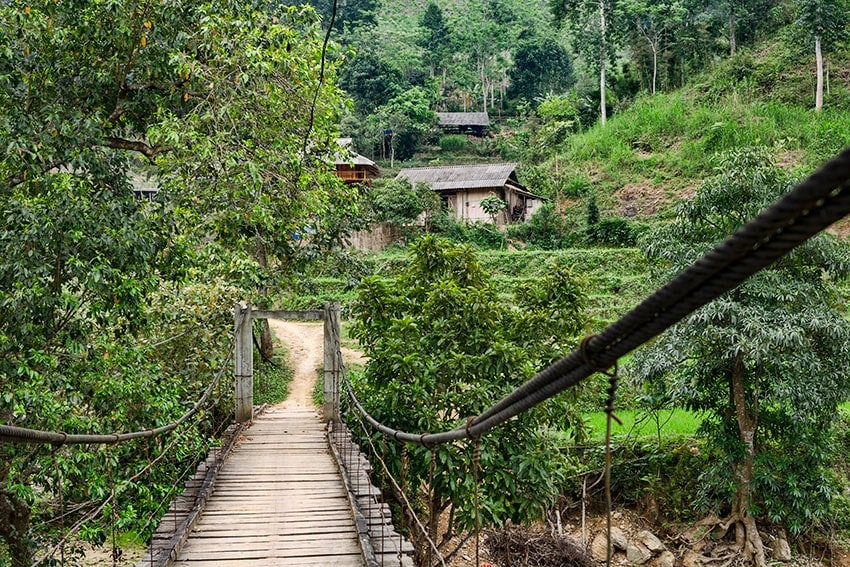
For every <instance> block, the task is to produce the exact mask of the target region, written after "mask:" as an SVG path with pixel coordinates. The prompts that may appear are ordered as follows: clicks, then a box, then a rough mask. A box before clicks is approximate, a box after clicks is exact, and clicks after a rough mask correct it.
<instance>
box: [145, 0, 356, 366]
mask: <svg viewBox="0 0 850 567" xmlns="http://www.w3.org/2000/svg"><path fill="white" fill-rule="evenodd" d="M202 14H203V16H204V17H203V19H201V21H200V23H199V25H198V27H197V28H196V29H195V30H193V35H192V42H193V44H194V48H195V49H196V50H198V51H200V52H202V53H204V57H203V58H195V57H192V56H191V55H190V54H189V53H182V54H181V57H176V58H175V59H176V61H177V65H178V69H179V70H180V72H181V73H183V74H184V76H188V77H189V79H188V80H189V82H190V83H189V84H187V85H186V94H185V95H184V97H183V98H184V99H185V102H186V103H187V104H188V105H189V107H188V108H187V109H186V110H183V109H163V110H161V111H160V116H161V118H160V122H159V123H158V124H157V125H156V126H154V127H151V128H149V129H148V132H147V133H148V136H150V138H151V139H152V140H154V141H155V143H157V144H159V145H161V146H169V147H170V150H169V151H168V152H164V153H163V154H161V155H159V156H158V157H157V160H156V164H157V166H158V169H159V178H160V183H161V185H162V186H163V187H164V188H165V189H166V191H167V193H168V194H169V195H170V198H171V199H173V200H174V201H175V202H177V203H179V204H180V205H182V206H183V207H184V209H185V210H186V211H189V212H191V214H192V215H194V216H193V218H192V227H193V229H194V230H197V231H199V233H200V234H209V235H214V236H215V238H217V240H218V241H219V242H221V243H222V244H223V245H224V246H226V247H228V248H231V249H238V250H243V251H245V252H247V253H248V254H249V255H250V257H251V258H252V259H253V260H254V261H255V262H257V264H258V265H259V266H260V267H261V268H262V269H263V270H265V273H266V276H267V279H266V281H264V282H258V285H257V294H258V297H257V301H259V302H262V301H265V299H264V298H265V297H266V295H267V292H268V288H269V287H270V286H269V282H274V281H275V280H278V281H279V280H280V279H281V275H286V274H292V272H293V270H294V269H296V268H297V267H298V265H299V261H300V260H301V259H302V258H305V257H309V256H310V255H311V254H312V253H313V252H314V251H315V248H316V247H317V246H319V247H324V246H325V245H326V244H330V242H329V241H328V239H327V238H325V237H326V236H328V235H329V234H336V235H339V234H340V232H341V231H338V230H337V229H336V227H333V226H328V225H327V224H326V223H325V222H324V220H323V219H324V218H325V214H324V213H328V212H330V210H331V209H339V208H345V207H350V205H351V203H353V199H352V198H351V196H352V195H353V194H354V193H353V191H354V190H353V189H347V188H346V187H345V185H344V184H343V183H342V182H341V181H340V180H339V178H337V177H336V176H335V175H334V174H333V172H332V170H331V167H332V165H331V164H333V162H334V156H335V154H336V153H337V152H338V151H339V147H338V145H337V142H336V137H337V133H336V123H337V122H338V120H339V113H340V111H341V107H342V97H341V93H340V91H339V90H338V89H337V88H336V86H335V85H334V83H333V80H332V79H333V77H334V68H333V65H330V64H326V65H325V77H324V80H322V79H321V78H320V76H319V73H320V67H321V65H322V57H323V55H322V41H321V37H320V29H319V26H318V19H317V17H316V16H315V14H314V13H313V12H312V11H310V10H296V9H295V8H286V9H284V10H283V11H282V12H280V13H277V14H274V15H272V14H271V13H265V12H254V13H249V14H242V13H241V12H240V11H237V13H235V14H234V13H230V14H229V13H227V12H223V13H222V12H219V11H212V10H209V11H208V10H202ZM237 43H238V44H239V45H240V49H233V48H232V46H233V45H235V44H237ZM234 212H235V213H236V214H234ZM329 217H330V218H333V217H334V215H329ZM307 235H311V236H309V237H308V236H307ZM305 250H306V251H308V252H310V254H304V252H305ZM273 274H277V277H275V276H274V275H273ZM260 346H261V349H260V350H261V353H262V354H263V356H264V358H266V359H267V360H268V359H270V358H271V354H272V350H273V347H272V341H271V333H270V330H269V327H268V322H267V321H266V322H265V323H264V325H263V327H262V334H261V344H260Z"/></svg>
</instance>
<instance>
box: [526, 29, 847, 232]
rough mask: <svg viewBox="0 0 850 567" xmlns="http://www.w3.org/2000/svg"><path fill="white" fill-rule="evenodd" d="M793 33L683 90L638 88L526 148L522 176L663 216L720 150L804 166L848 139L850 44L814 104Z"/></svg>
mask: <svg viewBox="0 0 850 567" xmlns="http://www.w3.org/2000/svg"><path fill="white" fill-rule="evenodd" d="M793 40H794V37H793V34H792V33H791V32H790V31H787V30H786V31H783V32H781V33H780V34H778V35H777V36H776V37H774V38H773V39H771V41H770V42H767V43H765V44H764V45H762V46H760V47H759V48H758V49H755V50H751V51H745V52H742V53H740V54H739V55H737V56H735V57H732V58H727V59H725V60H722V61H720V62H718V63H717V64H715V65H714V66H713V67H712V68H711V69H710V70H709V71H706V72H705V73H702V74H700V75H698V76H696V77H694V79H693V80H692V81H691V82H690V83H689V84H688V86H687V87H686V88H684V89H681V90H678V91H676V92H672V93H667V94H663V93H662V94H656V95H649V94H644V95H641V96H639V97H638V98H637V99H636V100H634V101H632V102H630V103H628V105H627V106H625V107H624V108H622V109H621V110H620V111H618V112H617V113H615V114H614V116H613V117H612V118H611V119H609V121H608V123H607V124H606V125H605V126H601V125H596V126H595V127H593V128H591V129H589V130H587V131H585V132H580V133H577V134H575V135H572V136H569V137H567V138H566V139H565V140H564V141H563V142H562V143H560V144H558V145H556V146H555V147H553V148H551V149H546V150H545V151H537V152H536V153H535V152H534V151H533V150H532V151H531V152H530V155H527V156H526V157H527V160H526V163H527V164H529V165H527V167H526V169H525V173H526V179H525V180H526V181H527V182H530V184H534V185H535V188H536V189H537V190H538V191H542V192H544V193H545V194H548V195H549V196H555V195H556V194H560V195H562V196H563V195H565V196H567V197H573V198H574V197H582V196H584V195H585V194H587V193H588V192H591V191H592V192H594V193H595V194H596V196H597V199H598V201H599V204H600V207H602V209H603V214H607V215H615V216H623V217H628V218H634V217H637V218H645V219H647V218H648V219H652V218H658V217H659V216H660V217H661V218H663V217H664V216H665V215H667V214H669V212H670V208H671V205H672V204H674V203H675V202H676V201H678V200H679V199H680V198H682V197H684V196H687V195H689V194H690V193H691V192H692V191H693V190H694V189H695V188H696V187H697V186H699V184H700V182H701V180H702V179H704V178H705V177H707V176H709V175H710V174H711V173H712V170H713V168H714V159H715V157H716V156H717V155H718V154H720V153H722V152H725V151H729V150H733V149H739V148H744V147H752V146H764V147H766V148H768V150H769V152H770V153H771V155H772V156H773V159H774V161H775V162H776V163H777V164H778V165H780V166H782V167H784V168H786V169H788V170H789V171H792V172H793V173H794V174H795V175H798V176H802V175H804V174H806V173H809V172H811V171H812V170H813V169H815V168H816V167H817V166H818V165H820V164H821V163H823V162H824V161H826V160H827V159H829V158H831V157H833V156H835V155H836V154H837V153H839V152H840V151H841V150H842V149H843V148H845V147H847V146H850V128H848V124H850V72H848V71H847V70H848V69H850V52H848V51H841V52H838V53H834V54H832V55H831V59H830V63H829V68H830V69H833V71H832V73H831V75H830V81H829V85H830V89H829V94H828V95H827V96H826V98H825V107H824V109H823V110H822V111H820V112H816V111H815V110H814V109H813V107H814V82H815V75H814V71H813V68H814V64H813V61H810V59H812V60H813V56H810V55H809V54H808V53H807V52H806V51H805V50H803V49H802V48H801V47H793V48H792V47H789V44H790V42H792V41H793ZM533 142H534V140H532V143H531V144H530V146H531V147H534V146H535V144H534V143H533ZM535 162H536V163H535ZM530 164H534V165H530ZM565 188H566V191H564V189H565ZM559 190H560V192H559ZM579 202H580V201H576V200H573V201H567V202H566V204H567V205H568V206H569V205H573V206H575V205H576V204H577V203H579ZM847 224H848V223H847V222H846V221H845V223H844V225H843V226H845V227H846V226H847Z"/></svg>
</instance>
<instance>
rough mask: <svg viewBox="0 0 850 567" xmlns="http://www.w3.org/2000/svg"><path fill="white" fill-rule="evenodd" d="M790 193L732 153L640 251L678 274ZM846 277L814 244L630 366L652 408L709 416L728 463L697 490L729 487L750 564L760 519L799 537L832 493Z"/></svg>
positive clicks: (749, 159)
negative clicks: (840, 305)
mask: <svg viewBox="0 0 850 567" xmlns="http://www.w3.org/2000/svg"><path fill="white" fill-rule="evenodd" d="M788 187H789V183H788V180H787V177H785V176H784V175H783V174H782V173H781V171H780V170H778V169H777V168H775V167H774V166H773V165H772V164H771V163H770V162H769V161H768V160H767V159H766V155H765V154H764V153H763V152H758V151H748V152H736V153H732V154H728V155H726V156H725V157H724V159H723V160H722V161H720V162H719V163H718V166H717V174H716V175H715V176H714V177H712V178H710V179H709V180H707V181H706V182H705V183H704V184H703V185H702V186H701V187H700V188H699V190H698V191H697V193H696V195H695V196H694V197H693V198H692V199H689V200H687V201H683V202H682V203H681V204H680V205H679V206H678V208H677V211H678V216H677V218H676V219H675V221H674V222H672V223H671V224H669V225H666V226H663V227H660V228H658V229H656V230H654V231H652V232H651V233H650V234H649V235H647V237H646V241H645V245H646V248H647V251H648V253H649V254H650V255H653V256H657V257H660V258H662V259H663V260H665V261H666V262H669V264H670V268H671V271H672V272H677V271H679V270H680V269H681V268H683V267H684V266H685V265H687V263H690V262H692V261H693V260H695V259H696V258H698V257H699V256H701V255H702V254H704V253H705V252H706V251H707V250H708V249H709V248H710V247H711V246H713V245H714V244H715V243H716V242H717V241H718V240H719V239H720V238H722V237H724V236H726V235H728V234H729V233H731V232H732V231H733V230H734V229H735V228H737V227H738V226H740V225H741V224H743V223H744V222H745V221H746V220H748V219H749V218H751V217H752V216H754V215H755V214H756V213H757V212H758V211H759V210H761V209H762V208H764V207H765V206H767V205H768V204H770V203H771V202H772V201H774V200H775V199H776V198H777V197H778V196H780V195H781V194H782V193H784V192H785V191H786V190H787V189H788ZM848 270H850V263H848V256H847V253H846V249H844V248H842V247H841V246H840V245H839V244H838V243H836V242H835V241H833V240H832V239H831V238H830V237H829V236H827V235H820V236H818V237H816V238H814V239H812V240H811V241H809V242H808V243H806V244H804V245H802V246H800V247H798V248H797V249H796V250H794V251H793V252H791V253H790V254H789V255H788V256H786V257H785V258H783V259H782V260H780V261H778V262H777V263H776V264H774V265H773V266H771V267H770V268H767V269H765V270H763V271H761V272H760V273H758V274H756V275H754V276H752V277H751V278H749V279H748V280H747V281H746V282H744V283H743V284H741V285H740V286H739V287H738V288H736V289H735V290H733V291H731V292H729V293H727V294H725V295H724V296H723V297H721V298H719V299H717V300H715V301H714V302H712V303H711V304H709V305H707V306H705V307H704V308H702V309H700V310H699V311H697V312H696V313H694V314H693V315H691V316H689V317H687V318H686V319H685V320H684V321H682V322H681V323H679V324H678V325H676V326H675V327H674V328H673V329H671V330H670V331H668V332H667V333H666V334H665V335H664V336H663V337H662V338H660V339H659V340H657V341H656V342H655V343H654V344H653V345H652V346H651V347H650V348H648V349H645V350H643V351H641V352H639V353H638V354H637V355H636V356H635V364H634V372H635V376H636V377H638V378H639V379H640V380H641V381H643V382H645V383H646V385H647V387H648V388H651V389H652V390H653V392H655V398H656V399H658V398H659V397H661V398H662V399H667V400H669V401H670V402H671V403H673V404H681V405H684V406H686V407H688V408H690V409H694V410H700V411H704V412H706V418H705V420H704V421H703V426H702V433H703V434H704V435H706V436H707V437H708V438H709V439H710V440H711V441H712V445H713V446H714V447H716V448H718V449H720V450H721V451H722V452H723V454H724V459H723V460H720V461H718V462H717V464H716V466H714V467H710V468H708V469H707V470H706V471H705V473H704V474H703V481H704V486H703V489H704V490H706V491H721V492H722V487H727V486H728V487H729V493H728V496H727V498H728V499H729V501H730V503H731V514H730V523H732V524H734V523H738V524H739V525H740V526H741V527H742V529H739V530H738V531H737V535H738V543H739V544H740V545H741V548H742V550H743V551H744V552H746V555H747V557H748V558H749V559H751V560H753V561H754V562H756V563H757V564H764V561H765V558H764V549H763V547H762V542H761V539H760V536H759V534H758V532H757V531H756V527H755V526H756V524H755V518H756V517H759V516H760V517H766V518H768V519H769V520H770V521H772V522H777V523H783V524H785V525H787V526H788V527H789V528H790V529H791V531H792V532H793V533H800V532H801V531H803V530H804V529H805V528H806V526H810V525H811V523H812V522H816V521H819V520H823V519H824V518H825V516H826V514H827V512H828V509H829V503H830V500H831V498H832V496H833V493H834V490H835V488H834V486H833V485H832V484H831V482H830V475H829V474H828V473H827V472H826V467H827V466H828V465H829V460H830V448H831V439H830V431H831V430H832V429H831V424H832V422H833V420H834V419H835V416H836V411H837V407H838V405H839V404H840V403H841V402H843V401H844V400H846V399H847V397H848V395H850V381H848V378H847V374H846V368H847V365H848V364H850V348H848V345H850V323H848V321H847V320H846V319H845V318H844V317H843V316H842V315H841V314H840V313H839V312H838V311H836V309H835V307H836V306H837V302H838V300H839V298H838V296H837V294H836V289H835V283H834V282H835V281H836V279H837V278H842V277H846V275H847V274H848Z"/></svg>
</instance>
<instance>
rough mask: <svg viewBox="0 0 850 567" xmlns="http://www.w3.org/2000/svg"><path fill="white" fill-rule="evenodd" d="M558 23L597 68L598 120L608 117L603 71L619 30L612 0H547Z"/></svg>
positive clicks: (576, 47)
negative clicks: (566, 27) (562, 25)
mask: <svg viewBox="0 0 850 567" xmlns="http://www.w3.org/2000/svg"><path fill="white" fill-rule="evenodd" d="M549 6H550V8H551V10H552V14H553V15H554V16H555V20H556V22H558V23H566V24H567V26H568V27H569V28H570V30H571V31H572V38H573V47H574V48H575V50H576V51H577V52H578V53H581V54H583V55H584V56H585V57H586V58H587V60H588V61H591V62H592V63H591V64H592V66H593V67H594V68H595V69H597V70H598V71H599V121H600V122H601V123H602V124H603V125H604V124H605V122H606V120H607V119H608V110H607V100H606V99H607V95H606V89H607V82H608V80H607V72H608V71H607V70H608V65H609V61H610V60H611V59H612V57H613V55H614V52H615V51H616V48H617V45H618V41H619V38H620V37H621V32H622V30H621V29H620V27H619V23H618V21H617V18H616V15H617V12H616V11H615V6H616V1H615V0H550V4H549Z"/></svg>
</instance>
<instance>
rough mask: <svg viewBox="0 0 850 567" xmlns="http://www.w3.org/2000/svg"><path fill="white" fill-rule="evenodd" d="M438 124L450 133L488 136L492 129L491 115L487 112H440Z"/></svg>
mask: <svg viewBox="0 0 850 567" xmlns="http://www.w3.org/2000/svg"><path fill="white" fill-rule="evenodd" d="M437 125H438V126H439V127H440V129H441V130H443V131H444V132H446V133H449V134H472V135H473V136H486V135H487V133H488V132H489V131H490V116H489V115H488V114H487V113H486V112H438V113H437Z"/></svg>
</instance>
